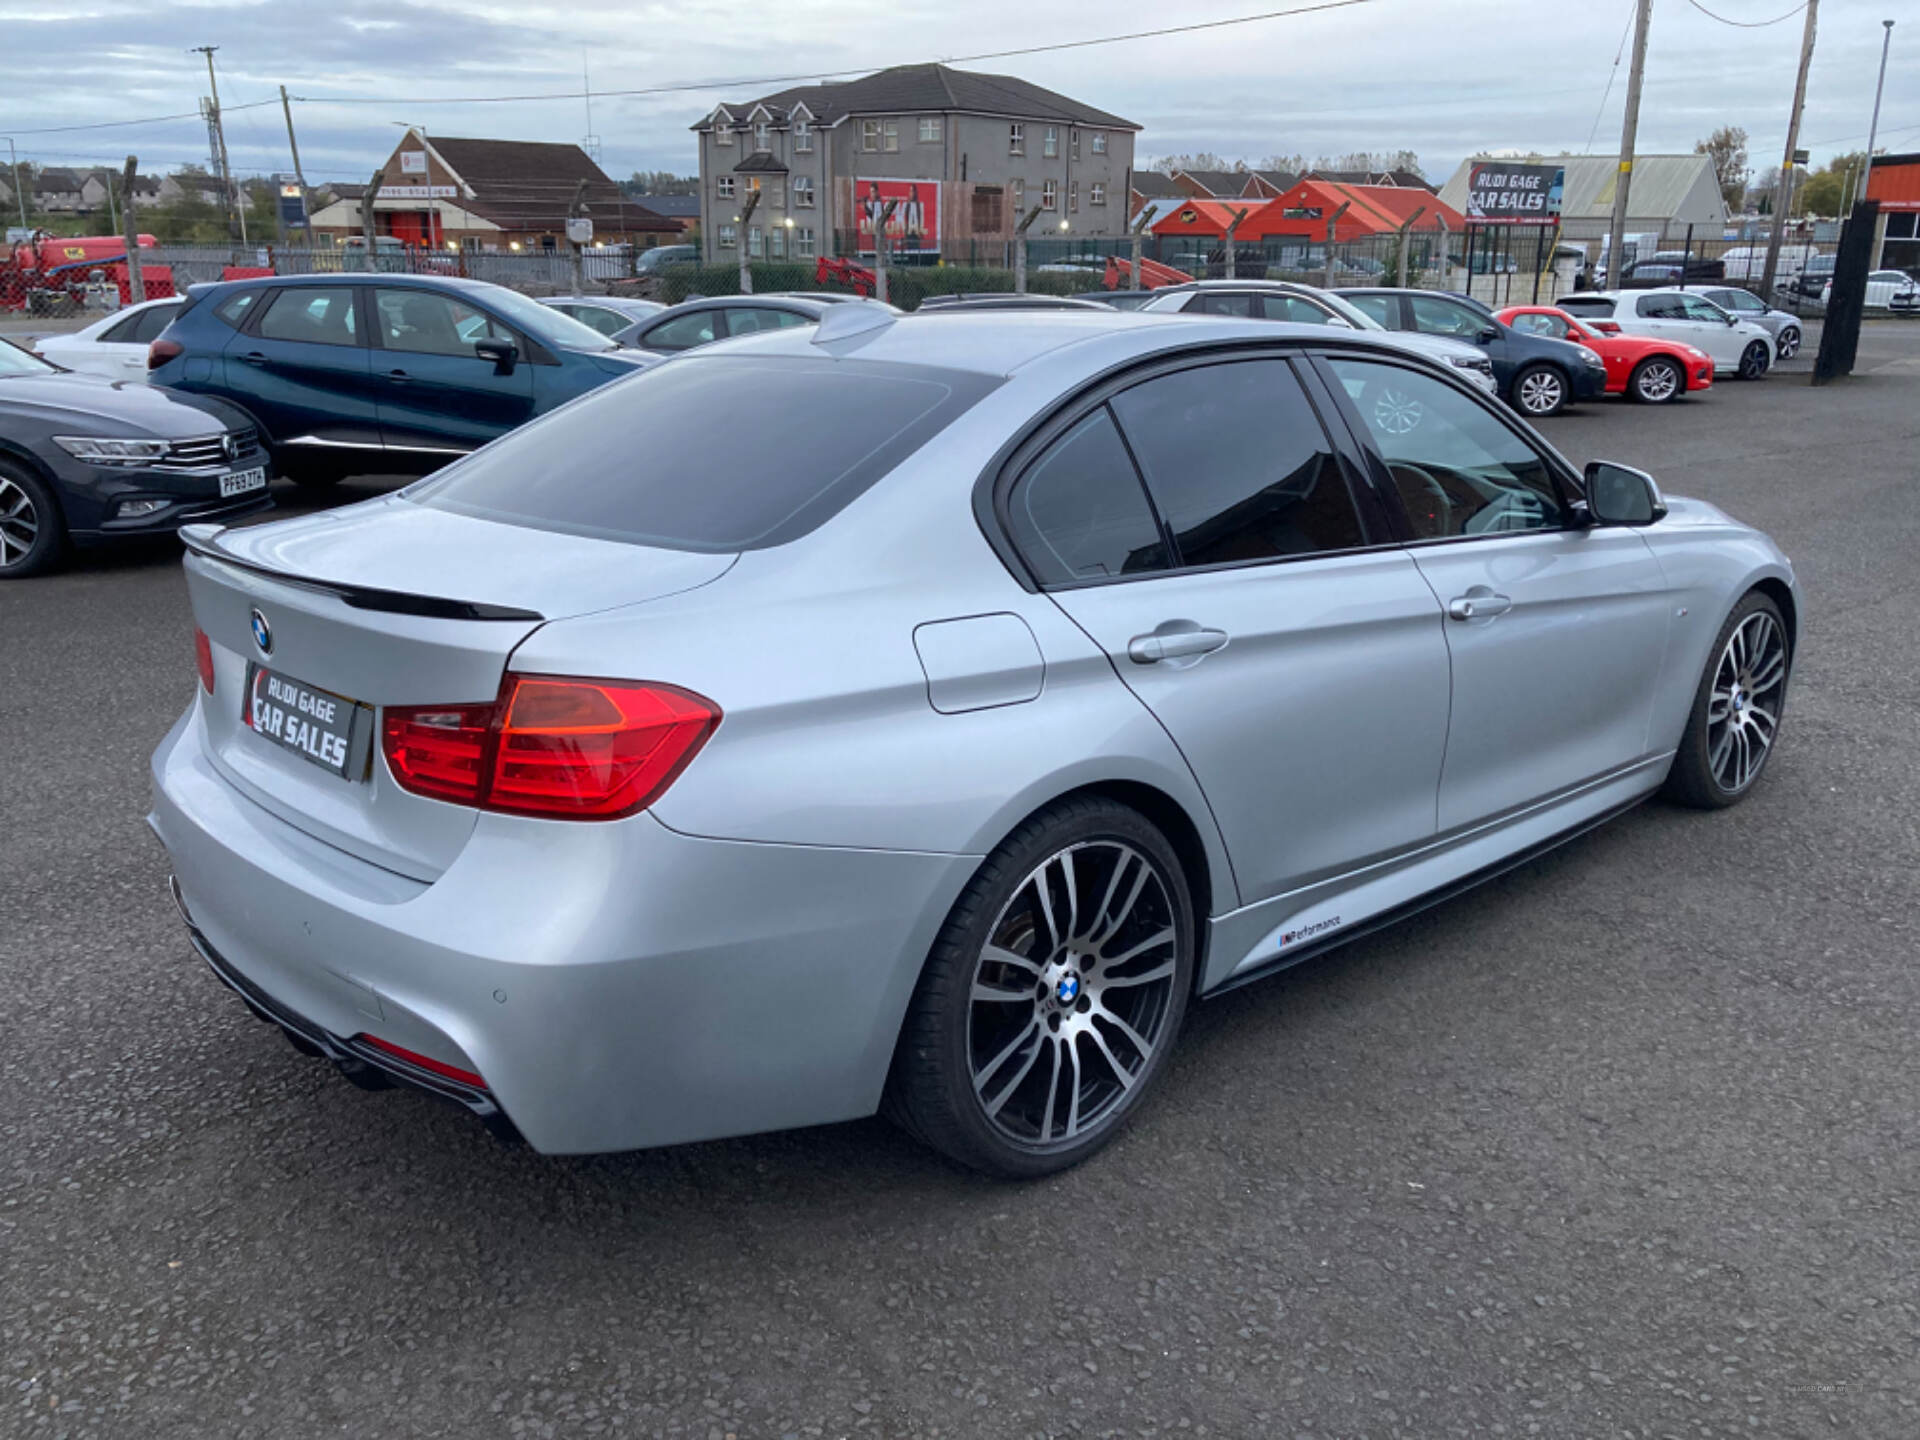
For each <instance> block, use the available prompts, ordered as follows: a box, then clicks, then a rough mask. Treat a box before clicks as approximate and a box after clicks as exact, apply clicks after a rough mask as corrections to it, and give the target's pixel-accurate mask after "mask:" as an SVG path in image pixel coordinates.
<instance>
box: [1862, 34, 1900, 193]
mask: <svg viewBox="0 0 1920 1440" xmlns="http://www.w3.org/2000/svg"><path fill="white" fill-rule="evenodd" d="M1880 23H1881V24H1882V25H1884V26H1886V27H1887V33H1886V35H1885V36H1884V37H1882V39H1881V41H1880V80H1879V83H1878V84H1876V85H1875V86H1874V87H1873V123H1872V124H1871V125H1869V126H1868V127H1867V163H1866V164H1865V165H1863V166H1862V167H1861V169H1860V188H1859V190H1858V191H1856V192H1855V193H1856V195H1857V196H1858V197H1859V198H1860V199H1862V200H1864V199H1866V198H1867V181H1869V180H1871V179H1872V178H1873V142H1874V141H1875V140H1877V139H1879V138H1880V92H1881V91H1882V90H1885V89H1886V88H1887V51H1889V50H1891V49H1892V48H1893V21H1891V20H1882V21H1881V22H1880Z"/></svg>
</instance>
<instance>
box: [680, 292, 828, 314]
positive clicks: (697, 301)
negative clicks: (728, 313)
mask: <svg viewBox="0 0 1920 1440" xmlns="http://www.w3.org/2000/svg"><path fill="white" fill-rule="evenodd" d="M832 303H833V302H832V301H829V300H816V299H814V298H813V297H812V296H810V295H795V294H792V293H789V292H781V293H770V294H766V295H701V296H698V297H697V298H694V299H691V300H682V301H681V302H680V303H679V304H678V305H669V306H668V307H667V308H666V310H663V311H661V312H660V318H662V319H665V318H666V317H667V316H668V314H669V313H671V314H676V315H679V314H685V313H686V312H687V311H689V310H712V309H714V308H715V307H716V306H721V305H770V306H772V307H773V308H774V309H775V310H791V311H793V312H794V313H795V314H797V315H812V316H815V317H816V318H817V317H818V316H819V315H820V314H821V313H822V312H823V311H824V310H826V309H827V307H828V306H829V305H831V304H832ZM647 318H648V319H652V318H653V317H652V316H648V317H647Z"/></svg>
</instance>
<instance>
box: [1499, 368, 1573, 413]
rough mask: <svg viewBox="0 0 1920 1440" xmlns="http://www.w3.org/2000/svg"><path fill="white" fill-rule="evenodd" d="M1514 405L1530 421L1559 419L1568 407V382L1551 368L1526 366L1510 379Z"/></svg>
mask: <svg viewBox="0 0 1920 1440" xmlns="http://www.w3.org/2000/svg"><path fill="white" fill-rule="evenodd" d="M1508 393H1509V394H1510V395H1512V396H1513V405H1514V408H1515V409H1516V410H1518V411H1519V412H1520V413H1521V414H1522V415H1525V416H1526V417H1527V418H1528V419H1529V420H1545V419H1546V418H1547V417H1548V416H1550V415H1558V414H1559V413H1560V411H1561V409H1562V408H1563V407H1564V406H1565V405H1566V403H1567V379H1566V376H1564V375H1562V374H1561V373H1560V372H1559V371H1558V370H1556V369H1554V368H1553V367H1552V366H1551V365H1529V366H1528V367H1527V368H1526V369H1524V370H1522V371H1521V372H1520V373H1519V374H1518V375H1516V376H1514V377H1513V387H1512V389H1511V390H1509V391H1508Z"/></svg>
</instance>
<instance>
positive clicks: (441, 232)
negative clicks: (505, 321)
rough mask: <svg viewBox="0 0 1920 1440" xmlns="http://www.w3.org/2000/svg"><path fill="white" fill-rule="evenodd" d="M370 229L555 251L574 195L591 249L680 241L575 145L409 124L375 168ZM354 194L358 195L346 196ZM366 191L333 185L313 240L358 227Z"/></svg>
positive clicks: (488, 246)
mask: <svg viewBox="0 0 1920 1440" xmlns="http://www.w3.org/2000/svg"><path fill="white" fill-rule="evenodd" d="M380 174H381V182H380V189H379V191H378V193H377V194H376V195H375V197H374V201H373V220H374V231H375V233H376V234H377V235H391V236H394V237H395V238H397V239H399V240H401V241H403V242H405V243H406V244H408V245H410V246H416V247H423V248H427V249H433V250H443V249H444V250H554V249H561V248H564V247H565V245H566V241H567V217H568V214H569V212H570V210H571V208H572V206H573V203H574V200H575V197H576V196H579V197H581V199H582V200H583V202H584V205H585V217H586V218H587V219H589V220H591V221H592V222H593V242H592V243H594V244H596V245H630V246H633V247H634V248H636V249H639V248H645V247H648V246H652V245H656V244H662V243H667V242H670V241H674V240H678V239H679V238H680V227H679V226H678V225H677V224H676V223H675V222H673V221H671V220H668V219H666V218H665V217H663V216H661V215H657V214H655V213H654V212H653V211H651V210H649V209H647V208H646V207H645V206H643V205H639V204H636V203H635V202H633V201H631V200H628V199H627V198H626V197H625V196H624V195H623V194H622V193H621V191H620V187H619V186H618V185H616V184H615V183H614V182H613V181H612V180H610V179H609V178H608V177H607V175H606V173H605V172H604V171H602V170H601V168H600V167H599V166H598V165H596V164H594V163H593V161H592V159H591V158H589V157H588V155H587V152H586V151H584V150H582V149H581V148H580V147H579V146H578V145H563V144H553V143H549V142H546V141H534V140H469V139H460V138H456V137H453V136H448V135H435V136H432V137H429V136H427V135H426V134H425V133H423V132H422V131H421V130H419V129H418V128H417V127H414V128H409V129H408V131H407V133H406V134H405V135H404V136H403V137H401V140H400V143H399V144H398V145H396V146H395V147H394V151H393V153H392V154H391V155H389V156H388V157H387V162H386V164H385V165H384V166H382V167H381V171H380ZM354 190H360V193H358V194H351V193H348V192H351V191H354ZM365 203H366V195H365V190H364V189H362V188H361V187H357V186H341V187H339V189H338V192H337V198H335V199H334V201H333V202H332V203H331V204H328V205H325V206H322V207H321V208H320V209H319V210H317V211H315V212H314V213H313V215H312V216H311V218H310V224H311V226H312V231H313V234H314V236H315V238H316V239H320V240H323V241H324V240H329V239H330V240H333V241H336V242H338V241H342V240H346V239H349V238H351V237H353V236H357V235H361V234H363V233H364V231H363V227H362V224H361V210H362V207H363V206H364V204H365Z"/></svg>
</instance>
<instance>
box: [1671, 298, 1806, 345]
mask: <svg viewBox="0 0 1920 1440" xmlns="http://www.w3.org/2000/svg"><path fill="white" fill-rule="evenodd" d="M1694 288H1695V289H1697V290H1698V291H1699V292H1700V293H1701V294H1702V295H1704V296H1706V297H1707V299H1709V300H1711V301H1712V302H1713V303H1714V304H1716V305H1718V306H1719V307H1720V308H1721V309H1722V310H1724V311H1726V312H1727V313H1728V314H1729V315H1731V316H1733V317H1734V318H1735V319H1737V320H1746V321H1749V322H1751V323H1752V324H1755V325H1758V326H1759V327H1760V328H1761V329H1762V330H1764V331H1766V332H1767V333H1768V334H1769V335H1771V336H1773V353H1774V358H1775V359H1778V360H1791V359H1792V358H1793V357H1794V356H1796V355H1798V354H1799V353H1800V344H1801V340H1802V338H1803V336H1802V332H1801V328H1800V317H1799V316H1798V315H1795V314H1794V313H1793V312H1792V311H1790V310H1776V309H1774V308H1773V307H1772V306H1771V305H1769V304H1767V302H1766V301H1764V300H1762V299H1761V298H1760V297H1759V296H1758V295H1756V294H1754V293H1753V292H1752V291H1751V290H1741V289H1739V288H1737V287H1735V286H1729V285H1699V286H1695V287H1694Z"/></svg>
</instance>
